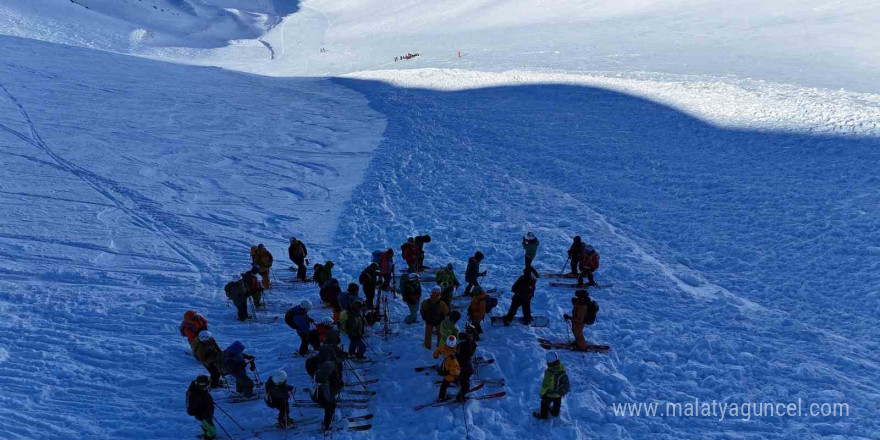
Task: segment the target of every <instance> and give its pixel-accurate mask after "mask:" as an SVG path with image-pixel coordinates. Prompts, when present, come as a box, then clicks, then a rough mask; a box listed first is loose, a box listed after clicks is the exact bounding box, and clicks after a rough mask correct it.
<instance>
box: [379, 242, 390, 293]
mask: <svg viewBox="0 0 880 440" xmlns="http://www.w3.org/2000/svg"><path fill="white" fill-rule="evenodd" d="M379 274H380V275H381V276H382V281H381V283H382V287H381V289H382V290H384V291H386V292H387V291H389V290H391V282H392V281H393V280H392V278H393V277H394V249H391V248H388V249H387V250H386V251H385V252H382V256H381V257H379Z"/></svg>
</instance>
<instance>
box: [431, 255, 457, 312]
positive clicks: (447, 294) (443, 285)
mask: <svg viewBox="0 0 880 440" xmlns="http://www.w3.org/2000/svg"><path fill="white" fill-rule="evenodd" d="M453 268H454V266H453V265H452V263H449V264H447V265H446V267H444V268H442V269H440V270H438V271H437V275H436V280H437V285H438V286H440V299H441V300H442V301H443V302H445V303H446V307H452V293H453V292H455V289H457V288H458V286H461V283H459V282H458V278H456V277H455V271H454V270H453Z"/></svg>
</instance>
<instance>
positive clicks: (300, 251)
mask: <svg viewBox="0 0 880 440" xmlns="http://www.w3.org/2000/svg"><path fill="white" fill-rule="evenodd" d="M287 255H288V256H289V257H290V261H292V262H293V264H295V265H296V277H297V278H298V279H299V280H300V281H305V280H306V258H307V257H308V256H309V251H308V249H306V244H305V243H303V242H302V241H299V240H297V239H296V237H291V239H290V246H288V247H287Z"/></svg>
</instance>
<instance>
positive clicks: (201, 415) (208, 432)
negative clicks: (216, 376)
mask: <svg viewBox="0 0 880 440" xmlns="http://www.w3.org/2000/svg"><path fill="white" fill-rule="evenodd" d="M210 384H211V380H210V379H208V376H204V375H202V376H199V377H197V378H196V379H195V380H194V381H192V382H190V384H189V388H188V389H187V390H186V413H187V414H189V415H191V416H193V417H195V419H196V420H198V421H199V423H201V428H202V438H203V439H204V440H214V439H216V438H217V427H216V426H214V398H213V397H211V393H209V392H208V386H209V385H210Z"/></svg>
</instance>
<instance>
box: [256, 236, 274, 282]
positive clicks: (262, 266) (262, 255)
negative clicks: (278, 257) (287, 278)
mask: <svg viewBox="0 0 880 440" xmlns="http://www.w3.org/2000/svg"><path fill="white" fill-rule="evenodd" d="M251 264H253V265H255V266H258V267H259V270H258V272H259V273H260V277H261V278H262V279H263V288H264V289H271V288H272V283H271V282H269V270H270V269H271V268H272V254H271V253H270V252H269V249H266V246H264V245H263V243H260V244H258V245H256V246H253V247H251Z"/></svg>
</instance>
